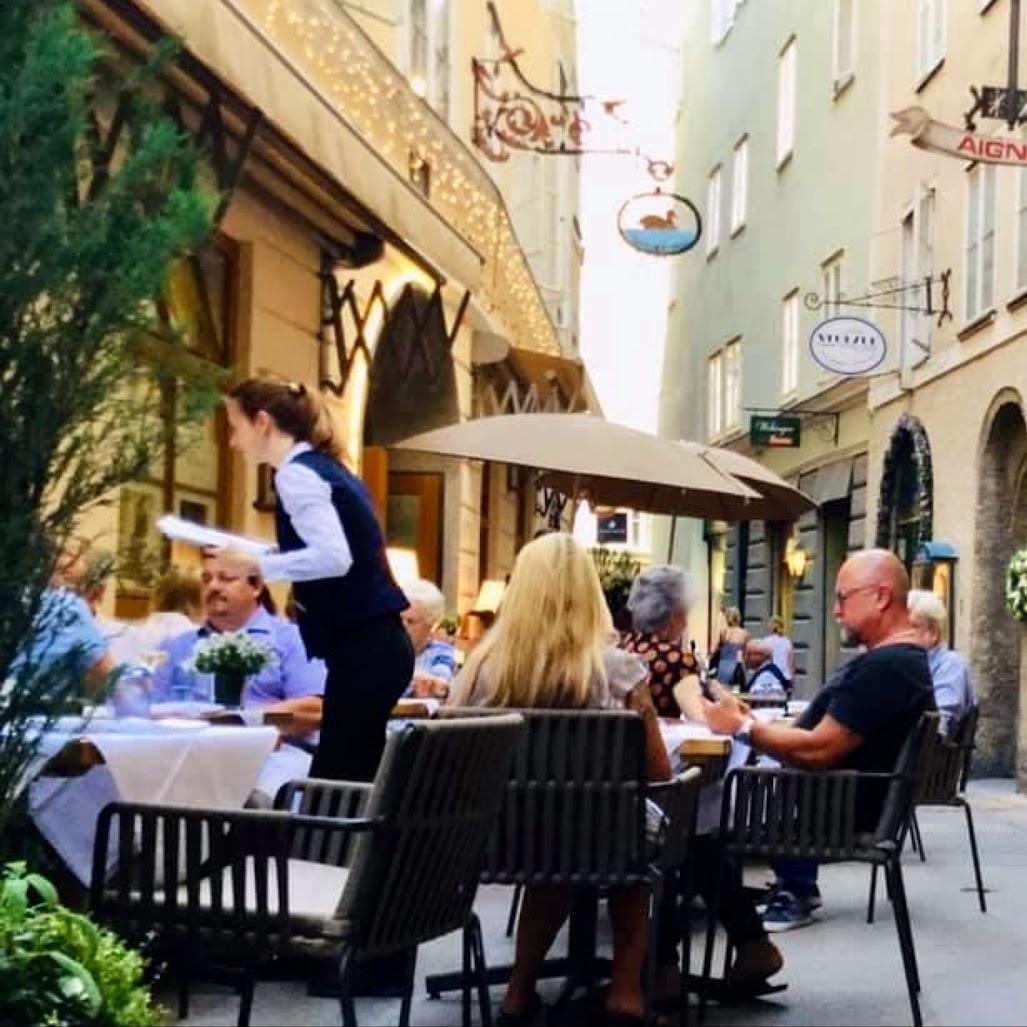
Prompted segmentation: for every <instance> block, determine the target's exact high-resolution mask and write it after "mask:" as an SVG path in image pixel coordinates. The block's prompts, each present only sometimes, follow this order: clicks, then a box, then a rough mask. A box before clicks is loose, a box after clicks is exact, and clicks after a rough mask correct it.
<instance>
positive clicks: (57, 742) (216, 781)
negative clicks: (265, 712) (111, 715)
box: [29, 720, 278, 883]
mask: <svg viewBox="0 0 1027 1027" xmlns="http://www.w3.org/2000/svg"><path fill="white" fill-rule="evenodd" d="M75 737H78V738H84V739H86V740H87V741H89V742H91V743H92V744H93V745H94V746H95V747H96V748H97V749H98V750H99V751H100V753H101V754H102V755H103V758H104V765H102V766H98V767H93V768H92V769H91V770H89V771H87V772H86V773H85V774H83V775H82V776H81V777H72V778H62V777H40V778H37V779H36V780H35V781H33V782H32V784H31V785H30V787H29V811H30V813H31V815H32V819H33V820H34V821H35V824H36V826H37V827H38V828H39V831H40V833H41V834H42V835H43V837H44V838H46V840H47V841H48V842H49V843H50V844H51V845H52V846H53V847H54V849H56V851H57V852H58V853H59V854H60V856H61V858H62V859H63V860H64V861H65V863H67V865H68V867H69V868H70V869H71V870H72V871H73V872H74V873H75V875H76V876H77V877H78V878H79V879H80V880H81V881H82V882H83V883H88V881H89V876H90V868H91V864H92V848H93V838H94V836H95V833H96V819H97V817H98V816H99V813H100V810H101V809H102V808H103V807H104V806H105V805H106V804H107V803H108V802H112V801H114V800H119V799H120V800H122V801H126V802H155V803H165V804H168V805H178V806H204V807H215V808H225V809H232V808H241V807H242V806H243V804H244V803H245V802H246V799H247V798H248V797H249V795H250V792H251V791H252V790H253V788H254V786H255V785H256V783H257V781H258V779H259V777H260V775H261V772H262V770H263V769H264V766H265V764H266V762H267V760H268V757H269V756H270V755H271V752H272V750H273V749H274V747H275V744H276V743H277V741H278V732H277V731H276V730H275V729H274V728H272V727H257V728H241V727H215V726H211V725H207V724H203V723H192V724H189V723H186V722H181V721H179V722H170V723H169V722H167V721H146V720H140V721H96V722H95V723H93V724H90V725H89V726H88V728H87V729H86V730H85V731H84V732H82V733H78V734H68V733H64V732H60V731H53V732H49V733H48V734H47V735H46V736H45V738H44V740H43V747H42V754H43V755H46V756H51V755H53V754H54V753H56V752H58V751H60V749H61V748H62V747H63V746H64V745H66V744H67V743H68V742H69V741H71V740H72V738H75Z"/></svg>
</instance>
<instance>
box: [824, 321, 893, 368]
mask: <svg viewBox="0 0 1027 1027" xmlns="http://www.w3.org/2000/svg"><path fill="white" fill-rule="evenodd" d="M809 351H810V353H811V354H812V356H813V359H814V360H815V361H816V362H817V363H818V364H819V365H820V366H821V367H823V368H825V369H826V370H828V371H833V372H834V373H835V374H847V375H860V374H867V373H868V372H869V371H872V370H873V369H874V368H875V367H878V366H880V364H881V362H882V361H883V360H884V358H885V356H886V355H887V353H888V343H887V341H886V340H885V337H884V332H882V331H881V329H880V328H878V327H877V325H875V324H872V323H871V322H870V321H864V320H863V318H861V317H831V318H828V319H827V320H826V321H821V322H820V324H818V325H817V326H816V328H814V329H813V331H812V332H811V333H810V337H809Z"/></svg>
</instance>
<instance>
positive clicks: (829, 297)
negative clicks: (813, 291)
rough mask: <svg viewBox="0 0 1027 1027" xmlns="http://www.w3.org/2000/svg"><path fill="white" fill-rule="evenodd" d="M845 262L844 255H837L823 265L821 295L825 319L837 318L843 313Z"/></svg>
mask: <svg viewBox="0 0 1027 1027" xmlns="http://www.w3.org/2000/svg"><path fill="white" fill-rule="evenodd" d="M844 260H845V254H844V253H840V252H839V253H836V254H835V255H834V256H833V257H831V258H830V259H829V260H825V261H824V263H823V264H822V265H821V271H822V272H823V275H822V278H823V281H822V288H821V292H820V295H821V296H822V297H823V300H824V307H823V310H824V317H836V316H837V315H838V314H840V313H841V304H840V301H841V298H842V295H843V293H842V265H843V263H844Z"/></svg>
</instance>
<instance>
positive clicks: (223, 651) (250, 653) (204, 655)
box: [187, 631, 277, 708]
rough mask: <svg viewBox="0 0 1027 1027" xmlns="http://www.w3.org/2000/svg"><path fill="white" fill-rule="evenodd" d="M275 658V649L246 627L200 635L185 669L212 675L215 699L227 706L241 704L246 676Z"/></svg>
mask: <svg viewBox="0 0 1027 1027" xmlns="http://www.w3.org/2000/svg"><path fill="white" fill-rule="evenodd" d="M276 662H277V657H276V656H275V651H274V650H273V649H272V648H271V647H270V646H269V645H268V644H267V643H266V642H262V641H260V639H257V638H254V637H253V636H252V635H247V634H246V632H245V631H225V632H223V633H222V634H220V635H211V636H210V637H209V638H201V639H200V640H199V641H198V642H197V643H196V646H195V648H194V649H193V654H192V658H191V659H190V661H189V666H188V668H187V669H189V670H195V671H199V672H200V673H201V674H213V675H214V702H216V703H220V704H221V705H222V706H227V707H229V708H233V707H238V706H240V705H242V692H243V688H245V686H246V679H247V678H248V677H249V676H250V675H251V674H259V673H260V672H261V671H262V670H263V669H264V668H265V667H270V666H272V665H273V664H275V663H276Z"/></svg>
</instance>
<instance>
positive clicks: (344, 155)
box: [134, 0, 483, 289]
mask: <svg viewBox="0 0 1027 1027" xmlns="http://www.w3.org/2000/svg"><path fill="white" fill-rule="evenodd" d="M134 2H135V3H136V4H137V6H138V7H140V8H141V9H142V10H145V11H146V12H148V13H149V14H150V15H151V16H153V17H154V18H155V19H157V20H158V21H159V22H160V23H161V24H162V26H163V27H164V28H165V30H167V31H168V32H169V33H170V34H172V35H176V36H179V37H181V38H182V40H183V41H184V43H185V45H186V46H187V47H188V49H189V50H190V52H191V53H193V54H194V55H195V56H196V57H197V58H198V59H199V60H201V61H203V62H204V64H206V65H207V66H208V67H209V68H210V69H211V70H212V71H214V72H215V73H216V74H217V75H218V76H219V77H221V78H222V79H223V80H225V81H226V83H227V84H228V85H229V86H230V87H231V88H232V89H233V90H234V91H235V92H237V93H238V94H239V95H240V96H242V97H243V98H244V99H245V100H246V101H247V102H249V103H251V104H252V105H253V106H255V107H257V108H259V109H260V110H261V111H262V113H263V114H264V116H265V118H266V119H267V120H269V121H270V122H272V123H273V124H274V125H276V126H277V127H278V128H279V129H280V130H281V131H283V132H284V133H286V134H287V135H288V136H289V137H290V139H291V140H292V141H293V142H294V143H295V144H296V145H297V146H298V147H299V148H300V149H301V150H302V151H303V152H304V153H305V154H307V155H308V156H309V157H310V158H311V159H312V160H313V161H315V162H316V163H317V164H318V165H320V166H321V167H322V168H323V169H324V170H325V171H326V172H327V173H328V174H330V175H331V176H332V177H333V178H334V179H335V180H336V181H338V182H339V183H340V184H342V185H343V186H344V187H345V188H346V189H347V190H348V191H349V192H351V193H352V194H353V195H354V197H355V198H356V199H357V200H358V201H359V202H360V203H361V204H363V205H365V206H366V207H367V208H368V209H369V210H370V211H371V212H372V213H373V214H374V216H375V217H376V218H377V219H379V220H380V221H381V222H382V223H383V224H384V225H386V226H388V228H389V229H390V230H391V231H392V232H395V233H396V234H397V235H398V236H400V237H401V238H402V239H404V240H405V241H407V242H408V243H409V244H410V245H411V246H412V247H413V248H414V249H415V250H416V251H417V252H419V253H420V254H421V255H423V257H424V259H425V261H426V262H427V263H428V264H430V265H431V266H432V267H434V268H435V269H437V270H438V271H439V272H441V273H442V274H444V275H446V276H448V277H452V278H454V279H456V281H458V282H459V283H461V284H462V285H463V286H465V287H466V288H469V289H474V288H477V287H478V285H479V284H480V279H481V268H482V264H483V258H482V256H481V254H479V253H478V252H477V250H475V248H474V247H473V246H472V245H471V244H470V243H469V242H468V241H467V240H466V239H465V238H464V237H463V236H462V235H460V234H459V233H458V232H457V231H456V230H455V229H454V228H453V227H452V226H451V225H450V224H449V223H448V222H447V221H446V220H445V219H444V218H443V217H442V216H441V215H440V214H439V213H438V211H437V210H436V209H435V208H434V207H433V206H432V204H431V203H429V202H428V200H427V199H426V198H425V197H424V196H423V195H421V193H419V192H418V191H417V189H416V188H415V187H414V186H413V184H412V183H410V182H408V181H406V180H405V179H404V178H403V177H402V176H400V175H399V174H398V172H397V171H396V170H395V169H394V168H393V167H392V165H391V164H390V163H389V162H388V161H386V160H385V159H384V158H383V157H382V156H381V155H380V154H379V153H377V152H376V150H375V149H374V148H373V147H372V146H371V145H370V144H369V143H368V142H367V140H366V139H365V138H364V137H363V135H361V133H360V132H358V131H357V130H356V129H355V128H354V127H353V126H352V125H351V124H350V123H349V122H348V121H347V120H346V119H345V118H344V117H343V115H342V113H341V112H340V110H339V108H338V107H337V105H335V104H334V103H333V102H332V100H331V98H330V97H328V96H326V95H325V94H324V93H323V92H322V91H321V90H320V89H319V88H318V87H317V85H316V84H315V83H314V82H313V81H312V80H311V79H310V78H309V77H308V76H307V75H306V74H305V73H304V71H303V70H302V69H301V68H300V67H299V66H298V65H297V64H295V63H294V62H293V61H291V60H290V59H289V57H288V56H287V55H286V54H285V53H283V52H282V50H281V49H279V48H278V47H276V46H275V44H274V41H273V40H272V39H271V38H270V37H269V36H268V35H267V34H265V33H264V32H263V31H262V29H261V27H260V26H259V25H258V24H257V23H256V22H255V21H254V20H253V19H252V18H251V17H250V16H249V15H248V14H247V13H246V12H245V11H244V10H242V9H241V8H240V7H239V6H238V5H237V4H236V3H234V2H233V0H203V2H197V0H134Z"/></svg>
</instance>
